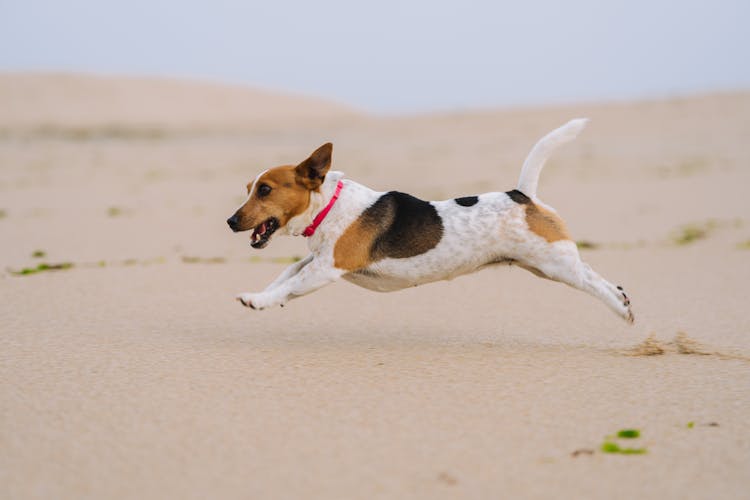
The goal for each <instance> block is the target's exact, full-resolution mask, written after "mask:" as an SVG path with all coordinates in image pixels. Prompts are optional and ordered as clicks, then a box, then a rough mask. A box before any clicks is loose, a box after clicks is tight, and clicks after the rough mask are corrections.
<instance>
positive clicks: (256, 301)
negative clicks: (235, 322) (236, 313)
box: [236, 292, 283, 311]
mask: <svg viewBox="0 0 750 500" xmlns="http://www.w3.org/2000/svg"><path fill="white" fill-rule="evenodd" d="M236 298H237V300H238V301H240V303H241V304H242V305H243V306H245V307H249V308H250V309H255V310H256V311H262V310H263V309H267V308H269V307H273V306H277V305H282V306H283V304H279V303H278V302H277V301H276V300H275V299H274V298H273V297H272V296H269V294H266V293H247V292H246V293H241V294H239V295H237V297H236Z"/></svg>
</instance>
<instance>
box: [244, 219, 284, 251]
mask: <svg viewBox="0 0 750 500" xmlns="http://www.w3.org/2000/svg"><path fill="white" fill-rule="evenodd" d="M278 228H279V221H278V219H276V218H275V217H271V218H270V219H267V220H265V221H263V222H261V223H260V224H258V225H257V226H255V229H253V234H251V235H250V246H252V247H253V248H263V247H264V246H266V245H268V240H270V239H271V235H272V234H273V233H274V232H275V231H276V230H277V229H278Z"/></svg>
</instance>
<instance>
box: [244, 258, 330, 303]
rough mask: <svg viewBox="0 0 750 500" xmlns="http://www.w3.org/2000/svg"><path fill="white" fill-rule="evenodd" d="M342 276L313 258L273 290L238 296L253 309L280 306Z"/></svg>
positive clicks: (328, 265)
mask: <svg viewBox="0 0 750 500" xmlns="http://www.w3.org/2000/svg"><path fill="white" fill-rule="evenodd" d="M342 274H343V271H342V270H340V269H336V268H335V267H332V266H331V265H330V264H327V263H322V262H321V261H319V260H317V259H315V258H312V259H311V261H310V262H309V263H308V264H307V265H305V266H304V267H302V268H301V269H300V271H299V272H297V273H296V274H294V275H292V276H290V277H289V278H288V279H286V280H284V281H281V282H279V283H278V284H277V285H276V286H274V287H273V288H272V289H270V290H269V289H266V290H264V291H262V292H260V293H242V294H240V295H238V296H237V300H239V301H240V302H242V304H243V305H245V306H247V307H251V308H253V309H266V308H268V307H273V306H280V305H284V304H285V303H286V302H287V301H289V300H291V299H294V298H296V297H302V296H303V295H307V294H308V293H311V292H314V291H315V290H317V289H319V288H322V287H324V286H326V285H327V284H329V283H333V282H334V281H336V280H337V279H339V278H340V277H341V275H342ZM269 288H270V287H269Z"/></svg>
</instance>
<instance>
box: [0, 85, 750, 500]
mask: <svg viewBox="0 0 750 500" xmlns="http://www.w3.org/2000/svg"><path fill="white" fill-rule="evenodd" d="M30 81H31V82H33V84H32V83H29V82H30ZM19 82H21V83H19ZM118 93H119V94H118ZM115 94H117V95H124V96H126V97H123V98H122V99H114V98H112V97H111V96H112V95H115ZM108 96H109V97H108ZM170 96H177V97H175V98H174V99H173V98H172V97H170ZM201 96H205V100H204V99H202V98H201ZM60 99H62V100H64V101H65V102H58V101H59V100H60ZM212 100H213V101H212ZM233 101H237V102H239V101H241V102H242V103H243V104H242V105H241V106H240V105H238V106H237V107H236V109H237V110H239V111H236V112H235V111H229V110H232V109H235V108H233V107H232V106H231V104H226V103H227V102H229V103H231V102H233ZM123 102H125V103H126V105H123V104H122V103H123ZM205 102H224V103H225V104H223V105H222V106H223V108H221V106H220V108H221V109H224V110H225V111H221V112H220V111H217V110H216V109H215V108H214V107H213V106H206V105H205V104H201V103H205ZM269 102H272V104H273V105H270V106H269V105H267V104H268V103H269ZM19 103H22V104H23V105H20V104H19ZM113 103H114V104H113ZM118 103H119V104H118ZM139 103H147V105H139ZM191 103H198V104H194V105H191ZM253 103H256V105H254V104H253ZM6 111H7V112H6ZM174 115H177V116H178V117H179V118H175V117H174ZM0 116H2V117H3V118H2V119H0V241H2V245H1V246H0V265H1V266H2V268H3V270H2V274H0V298H1V299H2V300H0V325H2V326H1V327H0V330H1V331H0V497H2V498H457V497H463V498H550V497H556V498H597V497H598V498H601V497H605V496H606V497H608V498H645V499H649V498H653V499H665V498H666V499H668V498H674V499H684V498H712V499H717V498H746V497H747V492H748V490H749V489H750V476H748V471H749V470H750V437H749V436H750V418H749V417H750V358H749V357H750V313H748V299H747V291H746V290H747V286H748V283H750V219H749V218H750V201H749V200H748V197H747V188H748V186H749V185H750V168H748V165H750V146H749V145H748V144H749V142H748V141H750V94H749V93H734V94H725V95H712V96H704V97H695V98H685V99H673V100H665V101H658V102H641V103H616V104H609V105H582V106H575V107H573V106H571V107H558V108H551V109H524V110H508V111H476V112H461V113H452V114H442V115H424V116H412V117H372V116H363V115H360V114H357V113H356V112H354V111H352V110H348V109H346V108H344V107H341V106H338V105H334V104H329V103H324V102H319V101H313V100H307V99H304V98H299V97H286V96H280V95H270V96H269V94H267V93H264V92H259V91H251V90H245V89H238V88H228V89H224V88H221V87H216V86H211V85H207V84H187V83H177V82H166V81H158V82H150V83H149V81H147V80H133V79H117V80H108V79H91V78H85V77H65V76H60V75H56V76H49V75H47V76H28V75H11V76H9V75H6V76H3V77H0ZM575 116H589V117H591V118H592V122H591V124H590V127H589V129H587V130H586V131H585V132H584V134H583V135H582V136H581V137H580V139H579V140H578V141H577V142H576V143H575V144H573V145H571V146H569V147H567V148H566V149H565V150H564V151H561V152H560V154H558V155H557V156H556V157H555V158H554V159H553V161H552V162H551V163H550V164H549V165H548V166H547V169H546V170H545V172H544V173H543V175H542V181H541V186H540V195H541V197H542V199H544V200H545V201H546V202H547V203H549V204H551V205H553V206H555V207H556V208H557V209H558V210H559V211H560V213H561V214H562V215H563V216H564V217H565V218H566V220H567V222H568V224H569V226H570V229H571V231H572V232H573V234H574V235H575V236H576V238H577V239H578V240H580V241H586V242H590V243H592V244H594V246H595V248H593V249H584V250H582V252H583V255H584V258H585V259H586V260H587V261H588V262H589V263H591V264H592V265H593V266H594V268H595V269H597V270H599V271H600V272H601V273H602V274H603V275H604V276H605V277H608V278H609V279H610V280H612V281H614V282H617V283H620V284H622V285H624V286H625V287H626V289H627V290H628V291H629V293H630V295H631V296H632V298H633V303H634V310H635V313H636V324H635V326H634V327H629V326H627V325H626V324H625V323H624V322H623V321H622V320H620V319H619V318H617V317H616V316H615V315H613V314H612V313H610V312H609V311H608V310H607V309H606V308H605V307H604V306H603V305H601V304H600V303H598V302H597V301H595V300H594V299H592V298H591V297H588V296H586V295H584V294H582V293H580V292H577V291H573V290H571V289H568V288H566V287H564V286H562V285H559V284H555V283H550V282H547V281H543V280H540V279H538V278H535V277H534V276H532V275H531V274H528V273H526V272H524V271H522V270H520V269H517V268H493V269H490V270H487V271H483V272H481V273H479V274H475V275H471V276H466V277H461V278H459V279H457V280H455V281H453V282H443V283H438V284H432V285H427V286H424V287H420V288H416V289H412V290H406V291H403V292H398V293H393V294H376V293H373V292H368V291H366V290H362V289H358V288H356V287H354V286H353V285H351V284H348V283H344V282H342V283H337V284H335V285H332V286H330V287H328V288H326V289H323V290H321V291H320V292H317V293H315V294H313V295H311V296H308V297H305V298H302V299H300V300H297V301H294V302H292V303H290V304H288V305H287V307H285V308H283V309H278V310H271V311H263V312H255V311H251V310H248V309H245V308H242V307H241V306H239V305H238V304H237V303H236V302H235V301H234V300H233V297H234V295H235V293H237V292H240V291H256V290H260V289H262V288H263V286H265V284H266V283H267V282H269V281H270V280H271V279H272V278H273V277H274V276H275V275H276V274H278V273H279V272H280V271H281V269H283V266H284V265H286V264H287V263H288V262H289V261H290V260H291V259H292V258H294V257H295V256H301V255H304V252H305V246H304V242H303V241H299V240H293V239H281V238H277V239H275V240H274V241H273V242H272V244H271V246H270V247H269V248H268V249H266V250H264V251H260V252H259V251H255V250H252V249H251V248H250V247H249V243H248V240H247V238H246V236H245V235H234V234H232V233H231V232H230V231H229V230H228V229H227V228H226V225H225V223H224V220H225V219H226V218H227V217H228V216H229V215H231V213H232V211H233V210H234V209H235V208H236V206H237V205H238V204H239V202H240V201H241V200H242V198H243V188H244V184H245V183H246V182H247V181H248V180H250V179H251V178H252V177H254V176H255V174H257V173H258V172H259V171H260V170H262V169H264V168H267V167H269V166H273V165H276V164H281V163H290V162H294V161H299V160H301V159H303V158H304V157H305V156H306V154H307V153H309V152H310V151H311V150H312V149H314V148H315V147H317V146H318V145H319V144H321V143H322V142H325V141H327V140H332V141H333V142H334V144H335V147H336V149H335V153H334V155H335V160H334V167H335V168H336V169H339V170H344V171H345V172H347V174H348V175H349V176H350V177H352V178H355V179H357V180H358V181H360V182H363V183H365V184H368V185H370V186H372V187H374V188H379V189H399V190H402V191H408V192H411V193H412V194H415V195H417V196H421V197H424V198H431V199H435V198H447V197H453V196H457V195H466V194H473V193H477V192H483V191H489V190H506V189H510V188H512V187H513V186H514V185H515V182H516V180H517V176H518V171H519V168H520V164H521V162H522V161H523V159H524V157H525V155H526V152H527V150H528V149H529V148H530V147H531V145H532V144H533V143H534V142H535V141H536V139H537V138H538V137H539V136H541V135H542V134H544V133H546V132H547V131H548V130H550V129H552V128H554V127H556V126H558V125H559V124H561V123H563V122H564V121H566V120H567V119H568V118H571V117H575ZM35 251H43V252H44V254H45V255H44V256H43V257H33V256H32V253H33V252H35ZM42 262H44V263H49V264H59V263H65V262H70V263H72V264H73V267H72V268H70V269H66V270H60V271H43V272H38V273H34V274H27V275H21V276H19V275H15V274H13V272H14V271H19V270H21V269H23V268H33V267H36V266H38V265H39V264H40V263H42ZM678 332H683V336H682V337H680V338H679V339H678V340H677V341H676V342H675V337H676V336H677V334H678ZM652 334H653V335H654V339H655V340H654V341H653V342H652V343H651V345H654V344H655V345H656V346H657V349H656V350H657V351H658V350H659V349H663V350H664V352H663V353H662V354H658V355H652V356H646V355H644V354H645V350H644V349H640V350H639V349H638V346H639V345H640V344H641V343H642V342H644V340H646V338H647V337H648V336H649V335H652ZM686 339H688V340H686ZM686 346H687V347H686ZM624 428H637V429H639V430H640V431H641V437H640V438H638V439H635V440H631V441H632V442H631V441H628V440H624V439H619V440H615V441H616V442H617V443H618V444H619V445H620V446H622V447H632V448H645V450H646V451H647V453H645V454H638V455H622V454H608V453H603V452H602V451H601V449H600V448H601V445H602V443H603V442H604V441H605V440H606V436H611V435H612V434H614V433H617V431H618V430H620V429H624Z"/></svg>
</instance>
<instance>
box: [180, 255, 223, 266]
mask: <svg viewBox="0 0 750 500" xmlns="http://www.w3.org/2000/svg"><path fill="white" fill-rule="evenodd" d="M226 261H227V259H225V258H224V257H208V258H205V257H191V256H187V255H185V256H183V257H182V262H184V263H186V264H223V263H224V262H226Z"/></svg>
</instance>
